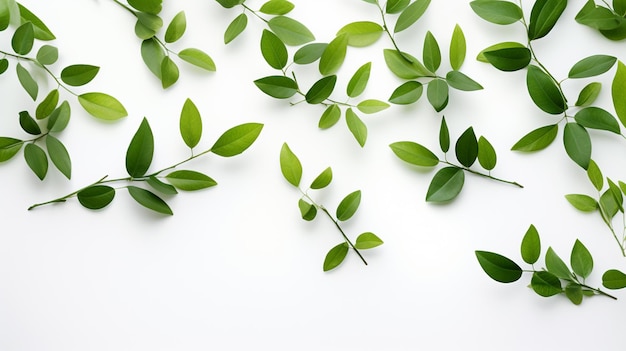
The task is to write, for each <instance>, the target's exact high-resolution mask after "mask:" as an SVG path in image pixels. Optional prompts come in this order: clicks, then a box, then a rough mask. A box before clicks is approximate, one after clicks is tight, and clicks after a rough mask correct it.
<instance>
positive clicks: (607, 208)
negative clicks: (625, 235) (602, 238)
mask: <svg viewBox="0 0 626 351" xmlns="http://www.w3.org/2000/svg"><path fill="white" fill-rule="evenodd" d="M598 204H599V206H600V215H601V216H602V219H603V220H604V221H605V222H606V223H607V224H610V223H611V220H612V219H613V217H615V215H616V214H617V212H618V211H619V205H618V204H617V201H616V200H615V196H613V193H612V192H611V190H610V189H609V190H607V191H605V192H604V193H602V195H600V201H599V202H598Z"/></svg>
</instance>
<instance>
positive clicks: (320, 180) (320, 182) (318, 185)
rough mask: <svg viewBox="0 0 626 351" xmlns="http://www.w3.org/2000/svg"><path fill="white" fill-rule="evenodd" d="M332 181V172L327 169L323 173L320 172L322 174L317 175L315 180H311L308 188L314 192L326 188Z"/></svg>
mask: <svg viewBox="0 0 626 351" xmlns="http://www.w3.org/2000/svg"><path fill="white" fill-rule="evenodd" d="M332 180H333V170H332V169H331V168H330V167H328V168H326V169H325V170H324V171H322V173H320V175H318V176H317V178H315V180H313V183H311V186H310V188H311V189H314V190H317V189H323V188H325V187H327V186H328V185H329V184H330V182H331V181H332Z"/></svg>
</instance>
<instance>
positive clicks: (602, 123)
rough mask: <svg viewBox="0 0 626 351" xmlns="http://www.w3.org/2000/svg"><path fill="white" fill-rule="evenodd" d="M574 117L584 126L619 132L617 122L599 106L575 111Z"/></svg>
mask: <svg viewBox="0 0 626 351" xmlns="http://www.w3.org/2000/svg"><path fill="white" fill-rule="evenodd" d="M574 119H575V120H576V122H577V123H578V124H580V125H581V126H583V127H586V128H592V129H600V130H606V131H609V132H613V133H615V134H620V128H619V122H617V119H615V117H613V115H612V114H610V113H609V112H607V111H605V110H603V109H601V108H599V107H586V108H584V109H582V110H580V111H578V112H577V113H576V115H575V116H574Z"/></svg>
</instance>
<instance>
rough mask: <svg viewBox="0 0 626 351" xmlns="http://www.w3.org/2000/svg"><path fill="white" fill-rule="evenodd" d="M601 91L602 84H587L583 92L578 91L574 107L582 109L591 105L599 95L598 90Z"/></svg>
mask: <svg viewBox="0 0 626 351" xmlns="http://www.w3.org/2000/svg"><path fill="white" fill-rule="evenodd" d="M601 89H602V84H601V83H598V82H593V83H589V84H587V85H586V86H585V87H584V88H583V90H581V91H580V94H579V95H578V99H577V100H576V106H578V107H584V106H589V105H591V104H593V103H594V102H595V101H596V99H597V98H598V96H599V95H600V90H601Z"/></svg>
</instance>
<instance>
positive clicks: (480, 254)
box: [475, 251, 522, 283]
mask: <svg viewBox="0 0 626 351" xmlns="http://www.w3.org/2000/svg"><path fill="white" fill-rule="evenodd" d="M475 253H476V259H478V263H479V264H480V267H481V268H482V269H483V271H485V273H487V275H488V276H489V277H491V279H493V280H495V281H497V282H500V283H512V282H515V281H517V280H519V278H521V277H522V268H520V266H518V265H517V263H515V262H513V261H512V260H511V259H509V258H507V257H504V256H502V255H500V254H497V253H494V252H489V251H476V252H475Z"/></svg>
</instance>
